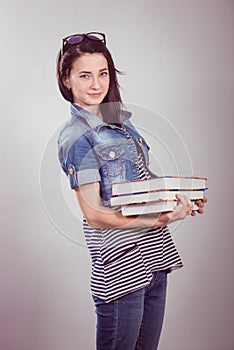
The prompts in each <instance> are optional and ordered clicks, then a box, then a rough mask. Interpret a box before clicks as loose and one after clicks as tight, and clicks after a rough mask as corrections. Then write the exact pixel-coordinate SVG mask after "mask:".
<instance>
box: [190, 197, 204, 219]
mask: <svg viewBox="0 0 234 350" xmlns="http://www.w3.org/2000/svg"><path fill="white" fill-rule="evenodd" d="M207 202H208V199H207V198H206V197H204V198H202V199H199V200H197V201H196V202H195V203H196V204H197V205H198V207H199V208H198V210H197V211H193V212H192V214H191V215H192V216H195V215H196V212H198V213H199V214H203V213H204V206H205V204H206V203H207Z"/></svg>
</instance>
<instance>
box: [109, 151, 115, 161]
mask: <svg viewBox="0 0 234 350" xmlns="http://www.w3.org/2000/svg"><path fill="white" fill-rule="evenodd" d="M109 156H110V158H112V159H113V158H115V152H114V151H110V153H109Z"/></svg>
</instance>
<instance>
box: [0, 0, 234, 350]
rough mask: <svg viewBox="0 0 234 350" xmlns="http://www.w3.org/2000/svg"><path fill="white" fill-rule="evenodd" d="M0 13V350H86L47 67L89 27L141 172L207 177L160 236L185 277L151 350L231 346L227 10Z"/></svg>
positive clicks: (101, 8)
mask: <svg viewBox="0 0 234 350" xmlns="http://www.w3.org/2000/svg"><path fill="white" fill-rule="evenodd" d="M1 7H2V8H1V11H0V28H1V65H0V75H1V80H0V84H1V113H2V116H1V144H2V146H1V149H0V152H1V182H0V188H1V213H2V215H1V219H2V224H1V244H0V266H1V269H0V270H1V272H0V274H1V279H0V281H1V286H0V318H1V320H0V321H1V324H0V348H1V349H2V350H16V349H17V350H42V349H43V350H51V349H56V350H64V349H69V350H75V349H85V350H93V349H94V348H95V313H94V307H93V303H92V298H91V296H90V292H89V279H90V269H91V266H90V260H89V254H88V251H87V248H86V246H85V242H84V238H83V235H82V226H81V213H80V211H79V208H78V206H77V204H76V202H75V198H74V196H75V195H74V193H73V192H72V191H69V188H68V184H67V181H66V179H65V177H64V175H63V174H62V172H61V170H60V168H59V165H58V161H57V155H56V138H57V133H58V130H59V128H60V127H61V125H62V123H63V122H64V121H65V119H67V117H68V115H69V104H68V103H67V102H65V100H63V99H62V97H61V96H60V94H59V92H58V88H57V85H56V78H55V59H56V55H57V52H58V50H59V48H60V44H61V39H62V37H64V36H66V35H69V34H72V33H82V32H87V31H102V32H105V33H106V35H107V45H108V47H109V48H110V50H111V52H112V54H113V57H114V60H115V62H116V65H117V67H118V68H119V69H120V70H122V71H124V72H125V75H123V76H121V77H120V83H121V86H122V89H123V90H122V96H123V98H124V101H125V102H126V104H127V105H129V107H130V109H132V110H134V111H136V113H135V114H134V116H133V118H135V119H133V121H135V123H136V125H137V126H138V127H139V129H140V130H141V131H142V132H143V133H145V135H146V137H147V138H148V139H149V140H150V144H151V157H152V159H153V161H152V166H153V167H155V169H156V170H157V169H158V170H160V169H161V170H162V169H163V170H164V171H168V172H173V171H174V170H175V171H178V172H179V173H183V174H188V175H191V174H193V173H195V174H198V175H201V176H207V177H208V187H209V190H208V192H207V196H208V198H209V203H208V205H207V208H206V213H205V214H204V215H201V216H196V217H195V218H192V217H191V218H187V219H186V220H185V221H184V222H183V223H182V224H180V225H176V227H172V231H173V237H174V239H175V241H176V246H177V249H178V250H179V252H180V254H181V257H182V259H183V262H184V268H183V269H181V270H180V271H177V272H173V273H172V274H171V275H170V278H169V286H168V287H169V288H168V299H167V308H166V316H165V322H164V327H163V332H162V337H161V341H160V346H159V349H160V350H170V349H173V350H198V349H199V350H233V349H234V337H233V334H234V333H233V321H234V319H233V312H234V310H233V295H234V288H233V287H234V282H233V269H232V266H233V243H234V237H233V225H232V216H233V199H232V197H231V196H232V191H233V178H234V177H233V176H234V174H233V168H234V165H233V147H234V141H233V131H234V128H233V124H234V123H233V119H232V118H233V107H234V99H233V85H234V79H233V78H234V47H233V34H234V28H233V23H234V1H231V0H223V1H221V0H191V1H185V0H166V1H165V0H156V1H152V0H151V1H147V0H146V1H143V0H137V1H132V2H131V1H123V0H119V1H116V2H111V1H107V0H102V1H94V0H93V1H90V0H87V1H83V2H81V1H74V0H71V1H70V2H60V1H53V0H47V1H45V0H41V1H29V0H28V1H27V0H22V1H19V2H16V1H12V0H10V1H7V2H5V3H4V7H3V4H2V6H1ZM164 155H165V156H164ZM167 160H168V161H167ZM126 350H127V349H126Z"/></svg>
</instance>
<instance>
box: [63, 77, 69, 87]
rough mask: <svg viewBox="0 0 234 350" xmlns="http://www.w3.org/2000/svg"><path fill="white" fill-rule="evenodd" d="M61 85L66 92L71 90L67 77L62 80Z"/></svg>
mask: <svg viewBox="0 0 234 350" xmlns="http://www.w3.org/2000/svg"><path fill="white" fill-rule="evenodd" d="M63 85H64V86H65V87H66V88H67V89H68V90H70V89H71V84H70V79H69V77H66V78H64V79H63Z"/></svg>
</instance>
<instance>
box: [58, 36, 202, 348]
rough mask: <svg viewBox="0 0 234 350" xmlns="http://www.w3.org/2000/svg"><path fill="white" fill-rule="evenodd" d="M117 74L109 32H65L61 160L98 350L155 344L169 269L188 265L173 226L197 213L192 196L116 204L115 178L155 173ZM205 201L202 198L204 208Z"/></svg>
mask: <svg viewBox="0 0 234 350" xmlns="http://www.w3.org/2000/svg"><path fill="white" fill-rule="evenodd" d="M117 73H118V71H117V69H116V68H115V65H114V62H113V59H112V57H111V54H110V52H109V50H108V49H107V47H106V38H105V35H104V34H103V33H97V32H92V33H85V34H75V35H71V36H69V37H66V38H64V39H63V43H62V48H61V50H60V52H59V55H58V60H57V79H58V85H59V89H60V91H61V94H62V96H63V97H64V98H65V99H66V100H67V101H69V102H70V103H71V117H70V120H69V121H68V122H67V123H66V125H65V126H64V128H63V130H62V131H61V133H60V136H59V140H58V150H59V159H60V163H61V166H62V169H63V170H64V171H65V173H66V174H67V176H68V178H69V181H70V186H71V188H72V189H74V190H75V193H76V197H77V200H78V202H79V205H80V207H81V210H82V212H83V215H84V219H83V229H84V234H85V238H86V242H87V246H88V248H89V251H90V255H91V260H92V276H91V292H92V296H93V299H94V302H95V306H96V313H97V337H96V343H97V349H98V350H111V349H112V350H117V349H118V350H134V349H141V350H143V349H144V350H146V349H147V350H151V349H152V350H153V349H154V350H155V349H157V346H158V341H159V337H160V332H161V328H162V322H163V316H164V308H165V298H166V285H167V274H168V273H169V272H171V271H172V270H174V269H178V268H180V267H182V262H181V259H180V256H179V254H178V252H177V250H176V248H175V245H174V243H173V240H172V238H171V235H170V232H169V230H168V227H167V225H168V224H169V223H172V222H174V221H177V220H182V219H184V218H185V217H186V216H187V215H195V213H194V212H192V203H191V201H190V200H189V199H188V198H187V197H185V196H178V205H177V207H176V209H175V210H174V211H173V212H170V213H163V214H161V215H160V216H158V215H139V216H138V217H136V216H135V217H132V216H131V217H125V216H123V215H122V214H121V211H119V210H118V208H114V209H113V208H111V207H110V197H111V187H112V183H113V182H121V181H132V180H137V179H149V178H150V177H151V176H152V175H153V174H152V173H151V172H150V170H149V168H148V164H149V157H148V149H149V146H148V145H147V143H146V141H145V139H144V138H143V137H142V136H141V135H140V134H139V133H138V131H137V130H136V129H135V128H134V126H133V124H132V123H131V121H130V119H131V113H130V112H128V111H125V110H124V109H123V106H122V101H121V96H120V92H119V85H118V81H117ZM205 202H206V199H205V200H203V201H198V202H197V204H198V205H199V210H198V212H200V213H202V212H203V207H204V203H205Z"/></svg>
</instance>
